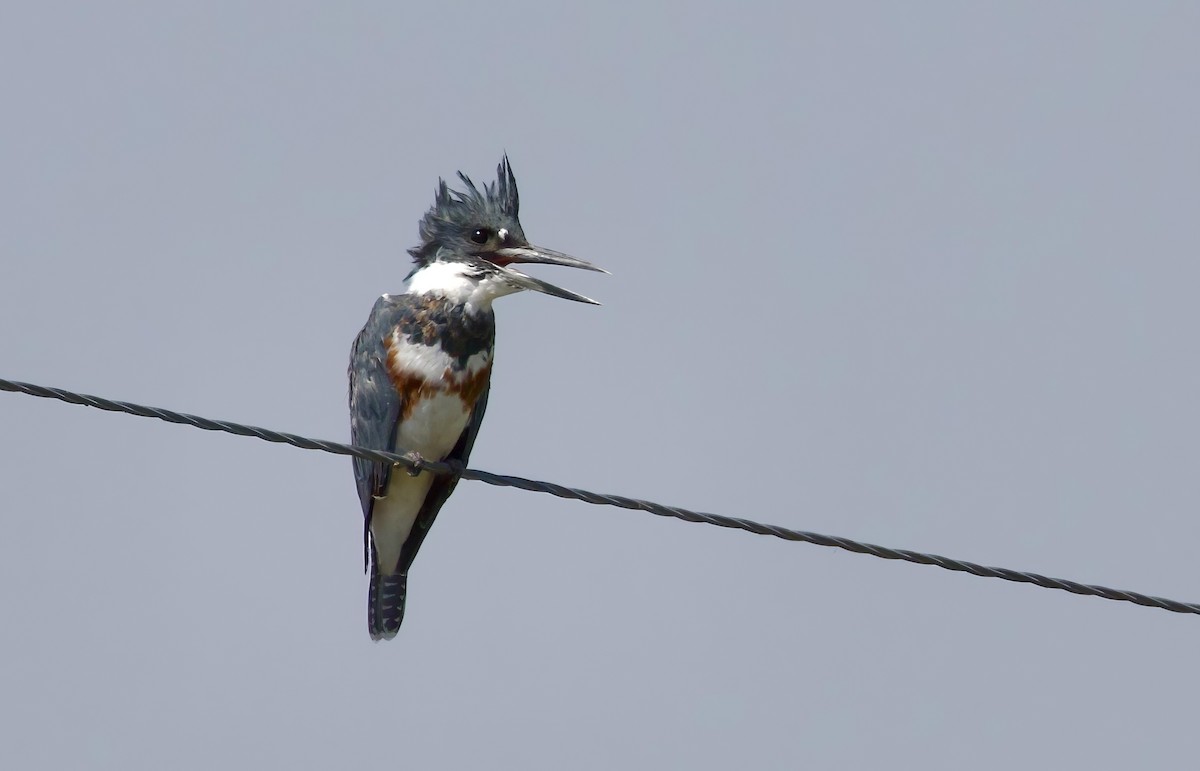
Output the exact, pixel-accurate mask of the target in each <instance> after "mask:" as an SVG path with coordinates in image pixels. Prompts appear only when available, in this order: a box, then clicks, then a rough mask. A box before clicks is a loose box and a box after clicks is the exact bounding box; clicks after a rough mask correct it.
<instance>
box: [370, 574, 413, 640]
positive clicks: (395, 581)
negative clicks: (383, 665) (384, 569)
mask: <svg viewBox="0 0 1200 771" xmlns="http://www.w3.org/2000/svg"><path fill="white" fill-rule="evenodd" d="M407 593H408V574H407V573H394V574H392V575H390V576H384V575H380V573H379V566H378V565H372V569H371V589H370V591H369V593H368V595H367V629H368V631H370V633H371V639H372V640H390V639H392V638H393V637H395V636H396V632H398V631H400V622H402V621H404V599H405V595H406V594H407Z"/></svg>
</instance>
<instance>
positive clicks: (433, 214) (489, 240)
mask: <svg viewBox="0 0 1200 771" xmlns="http://www.w3.org/2000/svg"><path fill="white" fill-rule="evenodd" d="M458 178H459V179H460V180H462V183H463V184H464V185H466V189H465V190H463V191H458V190H452V189H450V187H449V186H448V185H447V184H446V181H445V180H444V179H439V180H438V189H437V193H436V195H435V197H434V201H433V206H431V207H430V209H429V211H427V212H425V216H424V217H422V218H421V224H420V233H421V245H420V246H418V247H416V248H413V249H409V250H408V253H409V254H411V255H412V256H413V262H415V263H416V265H415V266H414V268H413V273H412V274H410V276H411V275H413V274H416V273H417V271H419V270H421V269H422V268H423V267H425V266H427V265H430V264H431V263H433V262H434V261H436V260H437V259H438V255H439V254H443V255H445V254H457V255H465V256H470V257H477V258H479V259H481V260H486V261H487V262H490V263H492V264H493V265H497V266H500V267H506V266H508V265H512V264H514V263H531V262H536V263H545V264H548V265H566V266H568V267H572V268H584V269H585V270H594V271H598V272H600V273H607V272H608V271H606V270H604V269H603V268H597V267H596V266H595V265H592V264H591V263H590V262H586V261H584V260H581V259H579V258H577V257H572V256H570V255H569V254H563V253H562V252H556V251H554V250H553V249H546V248H543V247H540V246H534V245H533V244H531V243H529V240H528V239H526V238H525V231H524V230H522V228H521V222H520V220H518V219H517V211H518V209H519V207H520V199H519V198H518V195H517V180H516V178H515V177H514V176H513V173H512V166H510V165H509V163H508V156H505V157H504V158H503V160H501V161H500V165H499V166H498V167H496V181H495V182H494V183H492V184H489V185H484V187H483V189H482V190H481V189H479V188H478V187H476V186H475V183H474V182H472V181H471V178H470V177H468V176H467V175H466V174H463V173H462V172H461V171H460V172H458Z"/></svg>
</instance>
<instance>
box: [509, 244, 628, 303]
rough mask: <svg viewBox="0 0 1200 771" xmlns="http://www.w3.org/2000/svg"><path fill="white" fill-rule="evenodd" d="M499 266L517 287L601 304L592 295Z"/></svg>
mask: <svg viewBox="0 0 1200 771" xmlns="http://www.w3.org/2000/svg"><path fill="white" fill-rule="evenodd" d="M553 254H557V253H556V252H553ZM562 256H563V257H566V256H567V255H565V254H564V255H562ZM568 259H572V260H573V259H575V258H574V257H571V258H568ZM539 262H543V261H542V260H539ZM578 262H580V263H582V264H581V265H579V266H578V267H588V268H591V269H592V270H600V269H599V268H593V267H592V266H591V265H588V264H587V263H586V262H583V260H578ZM553 264H555V265H564V264H567V263H560V262H555V263H553ZM497 267H498V268H499V269H500V272H501V274H502V275H503V276H504V278H505V279H506V280H507V281H508V282H509V283H510V284H512V285H513V286H515V287H519V288H521V289H531V290H533V291H534V292H542V293H543V294H548V295H551V296H553V297H561V298H563V299H564V300H574V301H575V302H577V303H587V304H589V305H599V304H600V303H598V302H596V301H595V300H593V299H592V298H590V297H584V296H583V295H581V294H575V293H574V292H571V291H568V290H566V289H563V288H562V287H557V286H555V285H554V284H549V283H547V282H545V281H542V280H541V279H540V278H534V277H533V276H527V275H525V274H524V273H522V272H521V271H519V270H514V269H513V268H510V267H508V266H505V265H497ZM604 272H607V271H604Z"/></svg>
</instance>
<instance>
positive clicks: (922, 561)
mask: <svg viewBox="0 0 1200 771" xmlns="http://www.w3.org/2000/svg"><path fill="white" fill-rule="evenodd" d="M0 391H12V392H15V393H23V394H28V395H29V396H38V397H41V398H45V399H57V400H59V401H63V402H67V403H68V404H81V405H84V406H86V407H95V408H96V409H100V410H107V411H109V412H123V413H126V414H129V415H138V416H140V417H143V418H158V419H159V420H165V421H166V422H168V423H179V424H182V425H187V426H194V427H195V428H200V429H204V430H205V431H223V432H225V433H228V434H236V435H238V436H252V437H256V438H258V439H262V440H264V441H267V442H276V443H279V444H290V445H291V446H293V447H299V448H300V449H302V450H319V451H321V452H328V453H333V454H335V455H352V456H356V457H359V458H365V459H366V460H373V461H379V462H382V463H396V464H401V465H404V466H407V467H408V468H411V469H414V470H417V471H420V470H424V471H429V472H432V473H434V474H461V476H462V478H463V479H473V480H476V481H479V482H485V483H487V484H489V485H496V486H498V487H515V488H517V489H519V490H528V491H530V492H535V493H545V494H548V495H554V496H557V497H559V498H567V499H570V500H576V501H583V502H584V503H591V504H595V505H598V506H616V507H618V508H622V509H633V510H636V511H646V512H649V513H651V514H656V515H658V516H660V517H673V518H675V519H682V520H683V521H685V522H700V523H703V524H706V525H715V526H717V527H727V528H731V529H734V530H745V531H746V532H749V533H756V534H758V535H769V536H774V537H775V538H782V539H783V540H785V541H803V542H804V543H811V544H816V545H817V546H829V547H833V548H837V549H844V550H846V551H850V552H854V553H856V554H869V555H871V556H873V557H879V558H880V559H886V560H902V561H904V562H914V563H916V564H918V565H933V566H934V567H939V568H942V569H943V570H953V571H957V572H960V573H970V574H971V575H975V576H980V577H983V578H999V579H1001V580H1003V581H1013V582H1015V583H1021V584H1033V585H1034V586H1040V587H1042V588H1043V589H1058V590H1060V591H1064V592H1071V593H1072V594H1079V595H1087V596H1092V597H1102V598H1104V599H1106V600H1115V601H1118V602H1132V603H1134V604H1135V605H1143V606H1145V607H1149V608H1159V609H1162V610H1169V611H1171V612H1173V613H1192V614H1196V615H1200V604H1197V603H1191V602H1180V601H1178V600H1170V599H1167V598H1165V597H1153V596H1151V595H1147V594H1140V593H1138V592H1130V591H1125V590H1122V589H1110V588H1108V587H1106V586H1097V585H1095V584H1082V583H1079V582H1077V581H1069V580H1067V579H1064V578H1050V577H1048V576H1043V575H1039V574H1037V573H1027V572H1024V571H1020V570H1011V569H1009V568H995V567H987V566H984V565H977V564H975V563H974V562H966V561H963V560H956V559H951V558H950V557H942V556H939V555H937V554H925V553H922V552H917V551H910V550H908V549H892V548H889V547H887V546H876V545H875V544H870V543H863V542H861V541H855V540H852V539H850V538H842V537H840V536H835V535H822V534H821V533H811V532H807V531H804V530H791V529H789V528H786V527H779V526H777V525H766V524H762V523H761V522H754V521H752V520H749V519H740V518H738V517H727V516H725V515H723V514H706V513H703V512H698V511H689V510H688V509H681V508H678V507H676V506H664V505H662V504H661V503H654V502H652V501H643V500H638V499H637V498H626V497H625V496H622V495H602V494H600V493H593V492H588V491H587V490H578V489H576V488H573V487H564V486H563V485H558V484H554V483H552V482H539V481H536V480H532V479H524V478H522V477H514V476H507V475H505V474H493V473H491V472H489V471H480V470H478V469H464V468H462V467H461V465H460V464H456V463H444V462H440V461H431V460H424V459H421V458H419V457H417V456H414V455H410V454H399V453H391V452H381V451H379V450H370V449H367V448H365V447H356V446H354V445H350V444H342V443H340V442H330V441H327V440H323V439H310V438H308V437H304V436H299V435H297V434H287V433H283V432H281V431H272V430H271V429H267V428H258V427H256V426H247V425H243V424H241V423H233V422H230V421H226V420H212V419H210V418H202V417H199V416H197V415H188V414H186V413H183V412H175V411H173V410H165V409H161V408H158V407H146V406H143V405H140V404H132V403H130V402H119V401H114V400H112V399H105V398H103V397H100V396H89V395H87V394H79V393H74V392H72V391H66V390H63V389H61V388H49V387H46V386H39V385H33V384H31V383H20V382H16V381H12V380H4V379H0Z"/></svg>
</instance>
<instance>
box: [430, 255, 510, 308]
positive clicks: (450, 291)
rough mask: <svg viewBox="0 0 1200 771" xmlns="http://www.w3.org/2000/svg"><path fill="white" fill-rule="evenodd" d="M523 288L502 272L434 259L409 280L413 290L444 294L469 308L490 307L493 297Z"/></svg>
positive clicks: (453, 301)
mask: <svg viewBox="0 0 1200 771" xmlns="http://www.w3.org/2000/svg"><path fill="white" fill-rule="evenodd" d="M519 291H520V289H518V288H517V287H515V286H513V285H512V284H510V283H508V282H507V281H505V280H504V279H502V278H501V277H500V276H498V275H496V274H494V273H491V272H488V273H486V274H485V275H483V276H480V275H479V269H478V268H476V267H475V266H472V265H468V264H466V263H462V262H440V261H439V262H431V263H430V264H428V265H426V266H425V267H423V268H421V269H419V270H418V271H417V272H416V273H414V274H413V277H412V278H411V279H409V281H408V292H409V294H414V295H421V294H437V295H442V296H443V297H445V298H446V299H447V300H449V301H450V302H452V303H454V304H456V305H459V304H461V305H466V306H467V310H468V311H469V312H473V313H478V312H479V311H489V310H491V309H492V301H493V300H495V299H496V298H497V297H503V296H504V295H506V294H512V293H513V292H519Z"/></svg>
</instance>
